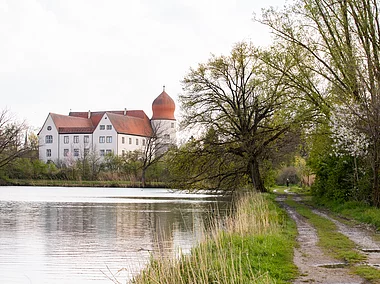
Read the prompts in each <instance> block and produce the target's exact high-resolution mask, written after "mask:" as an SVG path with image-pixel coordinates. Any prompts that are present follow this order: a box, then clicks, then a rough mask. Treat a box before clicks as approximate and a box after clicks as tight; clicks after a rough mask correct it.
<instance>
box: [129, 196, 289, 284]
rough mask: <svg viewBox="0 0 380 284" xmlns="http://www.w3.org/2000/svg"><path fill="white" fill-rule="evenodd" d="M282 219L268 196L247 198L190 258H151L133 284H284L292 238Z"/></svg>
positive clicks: (186, 256)
mask: <svg viewBox="0 0 380 284" xmlns="http://www.w3.org/2000/svg"><path fill="white" fill-rule="evenodd" d="M284 216H285V215H284V214H283V212H282V211H281V210H280V209H279V208H278V207H276V206H275V205H274V203H273V202H272V201H271V200H270V199H269V198H268V196H265V195H262V194H258V193H251V194H246V195H244V196H243V197H242V198H240V199H239V201H238V202H237V205H236V210H235V212H234V213H233V214H232V216H231V217H228V218H226V219H225V220H221V221H219V222H217V223H215V224H214V226H213V229H212V231H211V233H210V234H204V235H205V236H207V237H206V238H205V240H204V241H203V242H201V243H200V244H199V245H198V246H196V247H195V248H193V249H192V251H191V254H189V255H183V256H182V257H181V258H179V259H175V260H173V259H153V258H152V260H151V262H150V264H149V265H148V267H147V268H146V269H145V270H143V271H142V272H141V273H140V274H139V275H138V276H137V277H135V278H134V279H133V280H132V283H136V284H140V283H144V284H145V283H160V284H172V283H183V284H185V283H186V284H189V283H194V284H195V283H197V284H202V283H265V284H267V283H285V282H286V280H287V279H291V278H292V277H294V275H295V268H294V265H292V245H289V243H290V242H292V238H288V236H285V237H284V234H283V228H284V220H285V218H284Z"/></svg>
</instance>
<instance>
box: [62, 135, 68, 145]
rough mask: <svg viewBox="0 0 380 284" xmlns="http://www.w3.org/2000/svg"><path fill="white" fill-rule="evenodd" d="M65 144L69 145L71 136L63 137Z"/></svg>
mask: <svg viewBox="0 0 380 284" xmlns="http://www.w3.org/2000/svg"><path fill="white" fill-rule="evenodd" d="M63 143H65V144H69V136H63Z"/></svg>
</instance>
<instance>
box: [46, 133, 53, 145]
mask: <svg viewBox="0 0 380 284" xmlns="http://www.w3.org/2000/svg"><path fill="white" fill-rule="evenodd" d="M45 143H46V144H50V143H53V135H46V137H45Z"/></svg>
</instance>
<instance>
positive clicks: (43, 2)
mask: <svg viewBox="0 0 380 284" xmlns="http://www.w3.org/2000/svg"><path fill="white" fill-rule="evenodd" d="M284 4H285V0H266V1H258V0H251V1H248V0H235V1H233V0H230V1H228V0H164V1H157V0H140V1H138V0H0V94H1V105H0V108H1V109H5V108H7V109H9V110H10V112H11V113H13V114H14V115H15V117H17V119H19V120H26V121H27V123H28V124H29V125H31V126H33V127H35V128H36V129H39V128H40V127H41V126H42V124H43V123H44V121H45V119H46V117H47V115H48V113H49V112H53V113H59V114H68V113H69V111H70V110H72V111H88V110H91V111H97V110H121V109H124V108H127V109H142V110H144V111H145V112H146V114H147V115H148V116H149V117H151V114H152V112H151V105H152V102H153V100H154V99H155V98H156V97H157V96H158V95H159V94H160V93H161V92H162V86H163V85H165V86H166V92H167V93H168V94H169V95H170V96H171V97H172V98H173V99H174V100H175V101H176V103H177V98H178V95H179V94H180V93H181V91H182V86H181V80H182V79H183V77H184V75H185V74H186V73H187V72H188V71H189V68H190V67H196V66H197V64H198V63H200V62H205V61H206V60H207V59H208V58H209V57H210V54H211V53H213V54H216V55H221V54H226V55H227V54H228V53H229V52H230V50H231V48H232V46H233V44H234V43H236V42H238V41H242V40H251V41H252V42H253V43H254V44H255V45H266V44H268V43H269V41H270V35H269V32H268V30H267V29H266V28H265V27H263V26H261V25H259V24H257V23H254V22H253V21H252V17H253V13H256V14H260V13H261V12H260V11H261V8H263V7H269V6H274V7H282V6H283V5H284ZM177 108H178V107H177Z"/></svg>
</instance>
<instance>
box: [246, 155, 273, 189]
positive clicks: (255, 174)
mask: <svg viewBox="0 0 380 284" xmlns="http://www.w3.org/2000/svg"><path fill="white" fill-rule="evenodd" d="M249 167H250V172H251V180H252V184H253V187H254V188H255V189H256V190H257V191H259V192H268V190H267V189H266V188H265V186H264V183H263V181H262V179H261V175H260V168H259V163H258V161H257V158H256V157H253V158H252V159H251V161H250V165H249Z"/></svg>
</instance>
